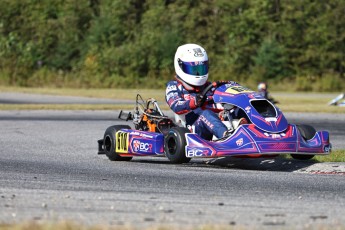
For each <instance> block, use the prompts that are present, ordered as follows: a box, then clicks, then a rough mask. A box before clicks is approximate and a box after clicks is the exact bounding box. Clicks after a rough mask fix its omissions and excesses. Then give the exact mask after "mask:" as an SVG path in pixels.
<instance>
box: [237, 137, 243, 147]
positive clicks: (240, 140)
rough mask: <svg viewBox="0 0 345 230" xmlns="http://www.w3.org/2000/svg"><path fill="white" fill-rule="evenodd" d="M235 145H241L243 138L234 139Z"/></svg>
mask: <svg viewBox="0 0 345 230" xmlns="http://www.w3.org/2000/svg"><path fill="white" fill-rule="evenodd" d="M236 145H237V146H241V145H243V138H240V139H238V140H237V141H236Z"/></svg>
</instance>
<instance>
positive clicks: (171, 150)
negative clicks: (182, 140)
mask: <svg viewBox="0 0 345 230" xmlns="http://www.w3.org/2000/svg"><path fill="white" fill-rule="evenodd" d="M167 145H168V151H169V154H170V155H174V154H175V152H176V141H175V139H174V138H173V137H170V138H169V139H168V143H167Z"/></svg>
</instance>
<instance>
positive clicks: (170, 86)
mask: <svg viewBox="0 0 345 230" xmlns="http://www.w3.org/2000/svg"><path fill="white" fill-rule="evenodd" d="M176 90H177V88H176V85H169V86H168V87H167V89H166V93H167V94H168V93H170V91H176Z"/></svg>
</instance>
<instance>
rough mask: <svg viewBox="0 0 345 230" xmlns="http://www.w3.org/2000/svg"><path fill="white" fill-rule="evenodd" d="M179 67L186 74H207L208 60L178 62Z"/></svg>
mask: <svg viewBox="0 0 345 230" xmlns="http://www.w3.org/2000/svg"><path fill="white" fill-rule="evenodd" d="M180 67H181V69H182V71H183V72H184V73H186V74H190V75H196V76H201V75H206V74H208V61H196V62H180Z"/></svg>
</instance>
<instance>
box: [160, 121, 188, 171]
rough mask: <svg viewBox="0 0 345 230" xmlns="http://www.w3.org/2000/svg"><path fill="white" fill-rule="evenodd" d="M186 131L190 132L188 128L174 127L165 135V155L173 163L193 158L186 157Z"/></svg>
mask: <svg viewBox="0 0 345 230" xmlns="http://www.w3.org/2000/svg"><path fill="white" fill-rule="evenodd" d="M186 133H189V130H188V129H187V128H182V127H173V128H171V129H170V130H169V132H168V134H167V135H166V137H165V140H164V151H165V155H166V156H167V157H168V159H169V160H170V161H171V162H172V163H176V164H181V163H188V162H189V161H190V160H191V158H189V157H186V150H185V146H186V135H185V134H186Z"/></svg>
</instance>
